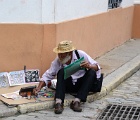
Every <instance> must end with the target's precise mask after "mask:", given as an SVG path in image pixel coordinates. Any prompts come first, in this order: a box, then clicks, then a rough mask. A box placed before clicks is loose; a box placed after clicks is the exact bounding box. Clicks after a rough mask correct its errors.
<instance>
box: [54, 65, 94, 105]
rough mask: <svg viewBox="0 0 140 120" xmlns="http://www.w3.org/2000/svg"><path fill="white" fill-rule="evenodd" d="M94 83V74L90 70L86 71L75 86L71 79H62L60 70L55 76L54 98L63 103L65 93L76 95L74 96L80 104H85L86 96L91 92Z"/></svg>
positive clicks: (62, 70) (62, 72) (61, 70)
mask: <svg viewBox="0 0 140 120" xmlns="http://www.w3.org/2000/svg"><path fill="white" fill-rule="evenodd" d="M94 81H96V72H95V71H94V70H92V69H89V70H87V71H86V73H85V75H84V76H83V77H81V78H79V79H77V82H76V83H75V85H73V83H72V78H71V77H69V78H67V79H66V80H65V79H64V69H63V68H62V69H60V70H59V72H58V74H57V85H56V94H55V98H59V99H61V100H62V102H63V103H64V99H65V93H77V95H76V96H75V97H76V98H79V99H80V100H81V101H82V102H86V99H87V95H88V93H89V92H90V91H92V88H93V84H94Z"/></svg>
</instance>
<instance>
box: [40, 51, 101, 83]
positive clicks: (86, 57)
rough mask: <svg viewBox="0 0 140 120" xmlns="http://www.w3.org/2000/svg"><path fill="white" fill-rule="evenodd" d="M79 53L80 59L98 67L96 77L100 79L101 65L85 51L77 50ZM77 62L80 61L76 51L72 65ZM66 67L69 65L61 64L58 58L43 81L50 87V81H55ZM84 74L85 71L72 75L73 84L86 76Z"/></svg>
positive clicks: (43, 76)
mask: <svg viewBox="0 0 140 120" xmlns="http://www.w3.org/2000/svg"><path fill="white" fill-rule="evenodd" d="M77 51H78V53H79V56H80V58H81V57H84V60H85V61H88V62H89V63H90V64H96V65H97V66H98V69H99V70H98V71H96V75H97V78H100V76H101V69H100V66H99V64H98V63H97V62H96V61H95V60H94V59H92V58H91V57H90V56H89V55H88V54H87V53H85V52H84V51H82V50H77ZM76 60H78V58H77V56H76V54H75V51H73V53H72V60H71V63H73V62H74V61H76ZM65 66H67V65H66V64H62V63H60V62H59V58H58V57H56V58H55V60H54V61H52V63H51V66H50V68H49V69H48V70H47V71H46V72H45V73H44V74H43V75H42V78H41V81H44V82H45V83H46V85H48V81H50V80H52V79H54V78H55V76H56V75H57V73H58V71H59V70H60V69H61V68H63V67H65ZM84 74H85V70H79V71H77V72H76V73H74V74H73V75H71V77H72V81H73V83H75V82H76V81H77V79H78V78H80V77H82V76H84Z"/></svg>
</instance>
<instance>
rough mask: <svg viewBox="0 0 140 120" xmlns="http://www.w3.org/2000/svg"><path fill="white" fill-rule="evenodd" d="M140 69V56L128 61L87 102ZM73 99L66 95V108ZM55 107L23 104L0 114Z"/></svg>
mask: <svg viewBox="0 0 140 120" xmlns="http://www.w3.org/2000/svg"><path fill="white" fill-rule="evenodd" d="M138 69H140V54H139V55H137V56H136V57H135V58H133V59H132V60H130V61H128V62H127V63H126V64H124V65H122V66H121V67H119V68H118V69H116V70H115V71H114V72H112V73H110V74H108V75H107V76H106V77H105V78H104V81H103V85H102V90H101V92H99V93H95V94H92V95H88V97H87V101H88V102H93V101H95V100H97V99H100V98H102V97H104V96H106V95H107V94H109V92H110V91H112V90H113V89H114V88H116V87H117V86H118V85H120V84H121V83H122V82H123V81H125V79H127V78H128V77H130V76H131V75H132V74H133V73H135V72H136V71H137V70H138ZM73 98H74V97H73V96H72V95H66V99H65V102H64V106H69V104H70V102H71V101H72V99H73ZM53 105H54V101H45V102H37V103H28V104H22V105H18V106H17V107H14V108H8V109H9V110H10V111H6V110H5V111H3V113H0V117H9V116H13V115H16V114H19V113H20V114H24V113H28V112H34V111H39V110H45V109H49V108H53Z"/></svg>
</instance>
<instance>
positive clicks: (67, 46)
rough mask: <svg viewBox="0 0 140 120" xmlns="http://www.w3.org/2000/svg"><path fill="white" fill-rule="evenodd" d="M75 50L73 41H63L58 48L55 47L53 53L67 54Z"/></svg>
mask: <svg viewBox="0 0 140 120" xmlns="http://www.w3.org/2000/svg"><path fill="white" fill-rule="evenodd" d="M73 50H75V47H74V46H73V45H72V41H67V40H66V41H61V42H60V43H59V44H58V47H55V48H54V49H53V52H55V53H65V52H70V51H73Z"/></svg>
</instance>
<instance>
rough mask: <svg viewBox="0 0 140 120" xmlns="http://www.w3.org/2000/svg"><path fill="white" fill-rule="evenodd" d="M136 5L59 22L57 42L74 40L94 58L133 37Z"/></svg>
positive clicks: (79, 47)
mask: <svg viewBox="0 0 140 120" xmlns="http://www.w3.org/2000/svg"><path fill="white" fill-rule="evenodd" d="M133 9H134V7H133V6H131V7H127V8H117V9H114V10H110V11H109V12H106V13H102V14H98V15H93V16H89V17H86V18H82V19H77V20H72V21H69V22H63V23H60V24H57V28H56V31H57V36H56V37H57V38H56V40H57V43H58V42H59V41H61V40H65V39H66V40H67V39H68V40H72V41H74V43H75V45H76V47H77V49H83V50H84V51H86V52H87V53H89V54H90V55H91V56H92V57H93V58H95V57H97V56H100V55H102V54H104V53H105V52H107V51H109V50H110V49H112V48H114V47H116V46H118V45H120V44H122V43H123V42H125V41H126V40H128V39H130V38H131V29H132V21H133Z"/></svg>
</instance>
